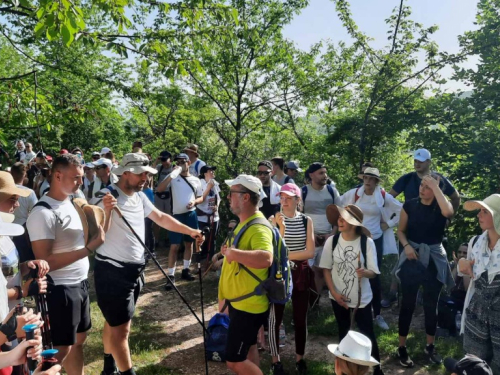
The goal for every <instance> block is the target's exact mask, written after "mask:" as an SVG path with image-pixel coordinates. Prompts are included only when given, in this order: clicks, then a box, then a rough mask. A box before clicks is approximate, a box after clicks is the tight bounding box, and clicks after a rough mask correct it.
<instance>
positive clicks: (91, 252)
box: [85, 246, 94, 254]
mask: <svg viewBox="0 0 500 375" xmlns="http://www.w3.org/2000/svg"><path fill="white" fill-rule="evenodd" d="M85 248H86V249H87V251H88V252H89V253H90V254H94V252H93V251H92V250H90V249H89V247H88V246H85Z"/></svg>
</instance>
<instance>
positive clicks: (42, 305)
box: [30, 267, 53, 349]
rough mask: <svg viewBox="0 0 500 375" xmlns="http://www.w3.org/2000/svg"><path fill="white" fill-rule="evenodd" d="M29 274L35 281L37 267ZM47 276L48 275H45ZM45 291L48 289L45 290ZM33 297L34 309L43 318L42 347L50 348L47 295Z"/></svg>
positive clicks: (41, 294) (51, 346)
mask: <svg viewBox="0 0 500 375" xmlns="http://www.w3.org/2000/svg"><path fill="white" fill-rule="evenodd" d="M30 276H31V277H32V278H33V282H36V280H35V279H36V278H37V276H38V267H36V268H35V269H33V270H31V274H30ZM47 277H49V276H48V275H47ZM47 293H49V291H48V290H47ZM34 297H35V305H36V310H37V312H39V313H40V315H41V317H42V320H43V326H42V327H41V328H40V330H41V332H42V341H43V348H44V349H52V348H53V345H52V337H51V333H50V317H49V309H48V306H47V296H46V295H45V294H43V293H40V294H37V295H35V296H34Z"/></svg>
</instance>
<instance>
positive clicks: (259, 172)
mask: <svg viewBox="0 0 500 375" xmlns="http://www.w3.org/2000/svg"><path fill="white" fill-rule="evenodd" d="M270 173H271V171H257V176H267V175H268V174H270Z"/></svg>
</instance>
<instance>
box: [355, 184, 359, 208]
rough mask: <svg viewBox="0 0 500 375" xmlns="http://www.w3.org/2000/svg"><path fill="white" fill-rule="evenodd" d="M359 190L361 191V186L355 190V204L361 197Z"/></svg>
mask: <svg viewBox="0 0 500 375" xmlns="http://www.w3.org/2000/svg"><path fill="white" fill-rule="evenodd" d="M358 191H359V188H357V189H356V191H355V192H354V204H356V202H357V201H358V199H359V195H358Z"/></svg>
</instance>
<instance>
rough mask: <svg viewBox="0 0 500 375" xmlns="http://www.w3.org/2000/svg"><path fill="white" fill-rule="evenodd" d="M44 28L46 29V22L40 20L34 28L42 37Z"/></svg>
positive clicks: (37, 34) (36, 33) (38, 35)
mask: <svg viewBox="0 0 500 375" xmlns="http://www.w3.org/2000/svg"><path fill="white" fill-rule="evenodd" d="M44 29H45V24H44V23H43V22H38V23H37V24H36V25H35V29H34V32H35V35H36V36H37V37H40V36H41V35H42V33H43V31H44Z"/></svg>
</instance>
